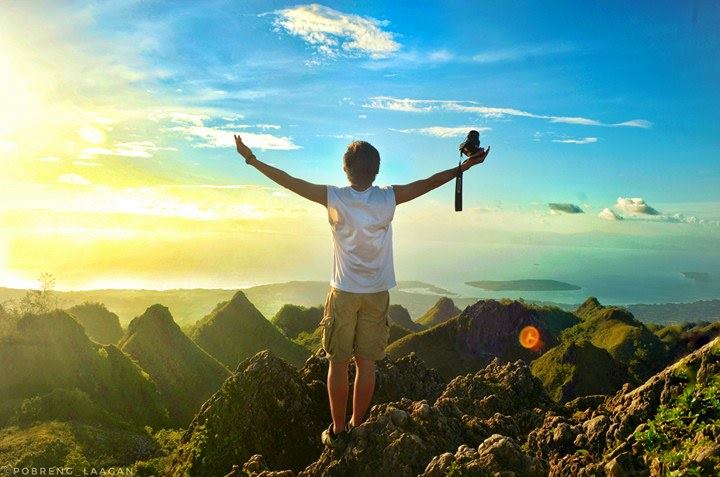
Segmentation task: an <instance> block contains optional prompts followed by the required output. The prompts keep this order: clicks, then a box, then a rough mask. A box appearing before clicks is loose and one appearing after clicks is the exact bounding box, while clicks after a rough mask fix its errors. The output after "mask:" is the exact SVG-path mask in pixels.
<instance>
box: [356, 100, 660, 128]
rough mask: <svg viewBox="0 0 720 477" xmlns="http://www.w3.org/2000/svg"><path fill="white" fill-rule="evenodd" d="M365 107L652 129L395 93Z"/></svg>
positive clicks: (639, 121) (640, 123)
mask: <svg viewBox="0 0 720 477" xmlns="http://www.w3.org/2000/svg"><path fill="white" fill-rule="evenodd" d="M363 107H364V108H369V109H385V110H389V111H404V112H413V113H427V112H430V111H454V112H461V113H474V114H478V115H480V116H483V117H486V118H502V117H505V116H516V117H525V118H534V119H545V120H547V121H550V122H554V123H564V124H578V125H583V126H604V127H634V128H643V129H646V128H649V127H651V126H652V123H651V122H650V121H646V120H644V119H633V120H630V121H623V122H619V123H604V122H601V121H598V120H596V119H590V118H583V117H577V116H553V115H547V114H536V113H531V112H528V111H523V110H521V109H515V108H503V107H493V106H484V105H480V104H478V103H477V102H475V101H455V100H438V99H413V98H394V97H392V96H373V97H370V98H369V99H368V101H367V102H366V103H365V104H363Z"/></svg>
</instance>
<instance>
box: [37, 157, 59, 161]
mask: <svg viewBox="0 0 720 477" xmlns="http://www.w3.org/2000/svg"><path fill="white" fill-rule="evenodd" d="M38 160H39V161H43V162H60V158H59V157H57V156H45V157H39V158H38Z"/></svg>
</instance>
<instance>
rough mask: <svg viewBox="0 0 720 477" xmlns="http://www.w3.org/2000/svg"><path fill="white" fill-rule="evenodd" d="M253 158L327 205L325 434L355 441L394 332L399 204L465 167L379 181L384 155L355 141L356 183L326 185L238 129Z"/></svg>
mask: <svg viewBox="0 0 720 477" xmlns="http://www.w3.org/2000/svg"><path fill="white" fill-rule="evenodd" d="M235 143H236V146H237V151H238V153H240V155H242V156H243V157H244V158H245V162H246V163H247V164H249V165H251V166H253V167H255V168H256V169H257V170H259V171H260V172H261V173H263V174H264V175H265V176H267V177H268V178H269V179H271V180H273V181H274V182H276V183H277V184H279V185H281V186H283V187H285V188H287V189H289V190H291V191H293V192H295V193H296V194H298V195H300V196H302V197H305V198H306V199H308V200H311V201H313V202H317V203H318V204H322V205H323V206H325V207H326V208H327V213H328V220H329V222H330V228H331V230H332V238H333V247H334V259H333V275H332V280H331V281H330V291H329V292H328V294H327V297H326V298H325V304H324V312H323V318H322V320H321V321H320V326H321V327H322V346H323V348H324V350H325V352H326V354H327V357H328V360H329V363H330V364H329V368H328V376H327V389H328V397H329V400H330V413H331V415H332V420H333V422H332V423H331V424H330V425H329V427H328V428H327V429H326V430H325V431H323V433H322V437H321V438H322V442H323V443H324V444H325V445H326V446H328V447H331V448H334V449H339V448H343V447H344V446H345V445H346V444H347V440H348V432H349V429H350V428H352V427H355V426H359V425H360V424H362V422H363V420H364V419H365V413H366V411H367V409H368V407H369V405H370V401H371V400H372V396H373V392H374V390H375V361H378V360H381V359H383V358H384V357H385V347H386V346H387V342H388V338H389V336H390V322H389V315H388V309H389V307H390V293H389V291H388V290H389V289H390V288H392V287H394V286H395V285H396V283H395V272H394V268H393V252H392V227H391V223H392V220H393V217H394V215H395V206H396V205H399V204H402V203H403V202H408V201H410V200H413V199H415V198H417V197H420V196H421V195H423V194H425V193H427V192H430V191H431V190H433V189H435V188H437V187H440V186H441V185H443V184H445V183H447V182H449V181H451V180H452V179H454V178H455V176H456V173H457V167H453V168H450V169H447V170H445V171H442V172H438V173H437V174H434V175H432V176H430V177H428V178H427V179H422V180H418V181H415V182H411V183H409V184H405V185H392V186H384V187H378V186H376V185H373V182H374V181H375V177H376V176H377V174H378V172H379V170H380V154H379V153H378V151H377V149H375V148H374V147H373V146H372V145H371V144H370V143H368V142H365V141H354V142H352V143H351V144H350V145H349V146H348V148H347V151H345V154H344V156H343V170H344V171H345V174H346V175H347V178H348V181H349V182H350V185H349V186H345V187H336V186H332V185H319V184H312V183H310V182H306V181H304V180H302V179H298V178H296V177H292V176H291V175H289V174H287V173H286V172H284V171H282V170H280V169H277V168H275V167H272V166H270V165H268V164H265V163H264V162H262V161H260V160H259V159H258V158H257V157H255V155H254V154H253V153H252V151H251V150H250V148H248V147H247V146H246V145H245V144H243V142H242V140H241V139H240V136H238V135H235ZM489 152H490V148H489V147H488V148H487V149H486V150H483V149H482V148H481V149H480V150H479V152H477V153H476V154H474V155H472V156H470V157H468V158H467V159H466V160H465V161H464V162H463V163H462V165H461V166H460V167H461V169H462V170H463V171H466V170H468V169H469V168H471V167H472V166H474V165H476V164H480V163H481V162H483V161H484V160H485V157H486V156H487V154H488V153H489ZM351 359H353V360H354V361H355V369H356V372H355V383H354V388H353V406H352V417H351V419H350V421H349V422H348V423H346V422H345V419H346V414H347V402H348V389H349V385H348V366H349V364H350V360H351Z"/></svg>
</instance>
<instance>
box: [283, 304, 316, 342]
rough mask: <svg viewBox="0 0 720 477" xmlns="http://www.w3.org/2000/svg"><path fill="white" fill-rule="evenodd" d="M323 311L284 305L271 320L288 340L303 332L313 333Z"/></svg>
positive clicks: (314, 307)
mask: <svg viewBox="0 0 720 477" xmlns="http://www.w3.org/2000/svg"><path fill="white" fill-rule="evenodd" d="M322 315H323V309H322V307H319V306H311V307H305V306H300V305H283V307H282V308H280V311H278V312H277V313H276V314H275V316H273V317H272V319H271V320H270V321H271V322H272V323H273V324H274V325H275V326H277V327H278V328H280V330H281V331H282V332H283V333H284V334H285V336H287V337H288V338H291V339H294V338H297V337H298V335H299V334H300V333H302V332H303V331H304V332H306V333H312V332H313V331H315V329H316V328H317V327H318V324H319V323H320V320H321V319H322Z"/></svg>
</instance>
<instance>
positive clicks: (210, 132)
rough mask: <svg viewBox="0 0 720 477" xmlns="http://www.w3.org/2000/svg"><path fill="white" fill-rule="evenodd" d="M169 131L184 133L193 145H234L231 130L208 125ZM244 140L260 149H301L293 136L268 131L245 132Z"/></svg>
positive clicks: (242, 135)
mask: <svg viewBox="0 0 720 477" xmlns="http://www.w3.org/2000/svg"><path fill="white" fill-rule="evenodd" d="M167 130H168V131H176V132H180V133H182V134H183V135H184V136H185V138H186V139H187V140H189V141H191V142H192V145H193V147H234V146H235V139H234V138H233V134H232V132H230V131H226V130H223V129H220V128H213V127H208V126H175V127H170V128H167ZM240 136H241V138H242V141H243V142H244V143H245V144H246V145H247V146H248V147H251V148H252V147H256V148H258V149H278V150H283V151H289V150H293V149H300V148H301V146H298V145H297V144H295V143H294V142H293V141H292V138H289V137H285V136H273V135H272V134H266V133H249V132H244V133H242V134H241V135H240Z"/></svg>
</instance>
